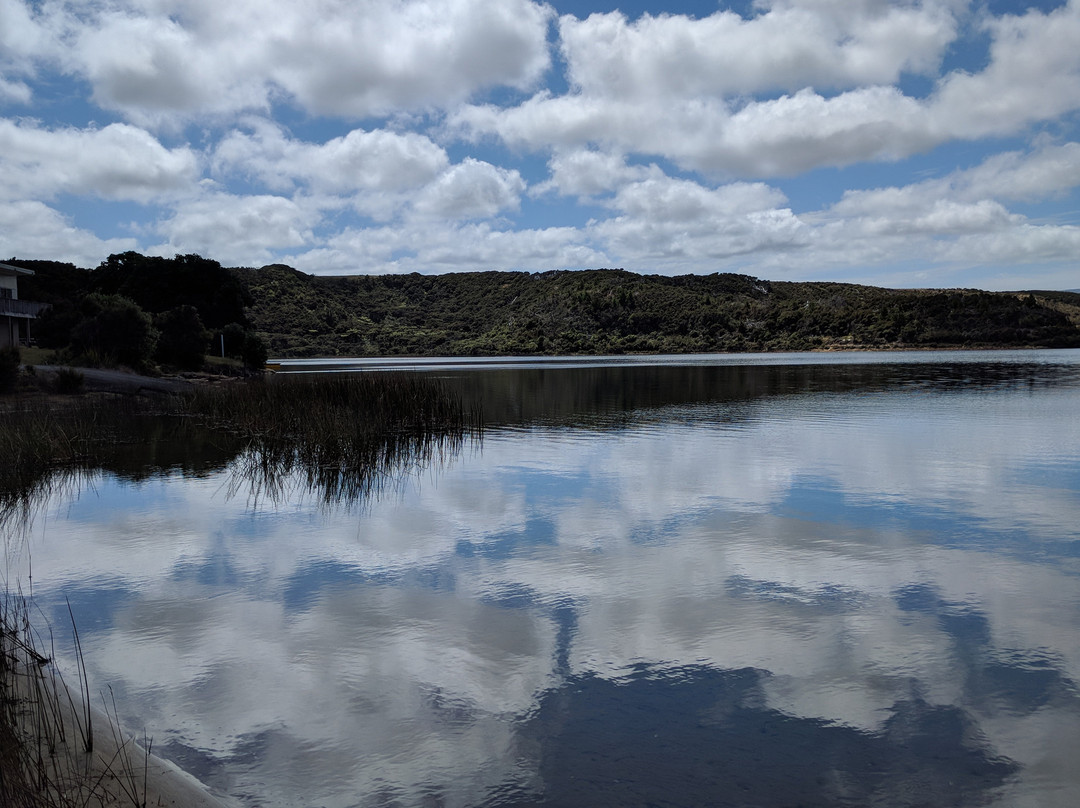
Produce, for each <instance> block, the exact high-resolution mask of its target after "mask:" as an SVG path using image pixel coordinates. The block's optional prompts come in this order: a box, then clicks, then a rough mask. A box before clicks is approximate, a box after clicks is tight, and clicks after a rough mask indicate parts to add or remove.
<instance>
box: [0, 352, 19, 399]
mask: <svg viewBox="0 0 1080 808" xmlns="http://www.w3.org/2000/svg"><path fill="white" fill-rule="evenodd" d="M21 366H22V354H21V353H19V346H17V345H10V346H7V347H4V348H0V393H12V392H14V391H15V387H16V385H17V384H18V381H19V368H20V367H21Z"/></svg>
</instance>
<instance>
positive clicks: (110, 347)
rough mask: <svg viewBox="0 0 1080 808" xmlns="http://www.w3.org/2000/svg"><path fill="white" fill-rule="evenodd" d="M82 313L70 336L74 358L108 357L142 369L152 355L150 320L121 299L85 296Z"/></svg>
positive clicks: (153, 334)
mask: <svg viewBox="0 0 1080 808" xmlns="http://www.w3.org/2000/svg"><path fill="white" fill-rule="evenodd" d="M82 312H83V318H82V320H81V321H80V322H79V324H78V325H76V326H75V328H74V329H73V331H72V333H71V348H72V350H73V351H74V352H75V353H76V354H81V355H83V356H89V355H93V354H97V355H99V356H101V357H105V358H109V357H111V358H112V359H114V360H115V361H116V362H119V363H121V364H124V365H129V366H131V367H134V368H140V367H143V366H144V365H146V364H147V363H148V362H149V361H150V358H151V357H152V356H153V355H154V348H155V346H156V344H157V336H158V335H157V331H155V330H154V326H153V323H152V322H151V321H150V316H149V315H148V314H147V313H146V312H144V311H143V310H142V309H141V308H139V306H138V305H136V304H135V303H134V302H133V301H131V300H129V299H127V298H126V297H121V296H120V295H102V294H92V295H87V296H86V298H85V299H84V300H83V304H82ZM106 363H107V362H106Z"/></svg>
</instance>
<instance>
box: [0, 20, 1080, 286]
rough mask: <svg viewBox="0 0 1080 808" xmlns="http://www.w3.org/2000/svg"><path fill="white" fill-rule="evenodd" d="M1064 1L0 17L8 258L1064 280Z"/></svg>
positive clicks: (1078, 136)
mask: <svg viewBox="0 0 1080 808" xmlns="http://www.w3.org/2000/svg"><path fill="white" fill-rule="evenodd" d="M1078 43H1080V0H1070V1H1069V2H1054V1H1053V0H1022V1H1021V2H1005V1H1004V0H977V2H965V1H964V0H922V2H881V1H879V0H759V1H758V2H735V3H726V2H722V3H720V4H713V3H707V2H698V0H676V2H668V3H659V2H656V1H655V0H633V2H628V3H620V2H617V0H591V1H589V2H571V1H570V0H557V2H553V3H538V2H533V0H363V2H359V1H358V0H303V2H299V0H229V2H220V0H83V1H82V2H79V1H74V2H72V1H70V0H0V258H3V259H7V258H8V257H12V258H23V259H50V260H59V261H70V262H73V263H75V264H77V265H79V266H85V267H94V266H97V265H98V264H99V263H100V262H101V261H103V260H104V259H105V258H106V257H107V256H108V255H110V254H112V253H118V252H124V251H126V250H137V251H139V252H142V253H144V254H152V255H165V256H171V255H174V254H178V253H184V254H186V253H199V254H201V255H204V256H206V257H209V258H214V259H216V260H218V261H221V262H222V263H223V264H226V265H230V266H261V265H264V264H269V263H286V264H289V265H290V266H294V267H296V268H297V269H300V270H302V271H304V272H308V273H314V274H383V273H397V272H422V273H441V272H452V271H472V270H489V269H494V270H528V271H545V270H551V269H580V268H597V267H620V268H624V269H628V270H632V271H635V272H641V273H659V274H664V275H677V274H686V273H712V272H740V273H745V274H749V275H754V276H756V277H760V278H766V279H769V280H817V281H825V280H830V281H850V282H857V283H870V284H874V285H879V286H890V287H973V288H981V289H1031V288H1039V289H1066V288H1080V260H1078V257H1080V190H1078V188H1080V46H1078Z"/></svg>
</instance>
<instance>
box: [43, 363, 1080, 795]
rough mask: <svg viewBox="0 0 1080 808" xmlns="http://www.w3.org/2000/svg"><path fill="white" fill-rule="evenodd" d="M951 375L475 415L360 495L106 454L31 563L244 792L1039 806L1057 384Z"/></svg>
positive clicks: (192, 760) (1047, 729)
mask: <svg viewBox="0 0 1080 808" xmlns="http://www.w3.org/2000/svg"><path fill="white" fill-rule="evenodd" d="M769 389H773V388H772V387H770V388H769ZM980 389H981V392H980V391H979V390H976V391H974V392H969V393H966V394H965V393H959V392H957V391H955V390H952V389H949V390H944V391H943V390H941V389H930V390H926V389H924V388H923V387H920V386H919V385H911V386H910V387H905V386H903V385H900V386H899V387H897V386H893V387H888V386H886V387H885V388H878V387H874V386H871V387H869V388H859V387H858V386H856V387H855V388H854V389H844V390H841V391H839V392H833V393H830V392H816V393H801V394H800V393H799V392H798V391H797V390H796V391H794V392H792V391H788V390H782V391H781V392H780V393H778V394H773V393H770V394H769V395H765V396H761V397H756V398H755V397H751V398H750V399H749V400H746V399H743V398H740V399H739V400H738V401H713V402H711V403H708V402H704V403H702V402H699V403H697V404H694V405H692V406H686V405H685V404H677V403H668V404H662V405H661V406H659V407H658V408H656V409H651V410H650V409H648V408H645V409H642V410H638V411H635V412H634V413H631V415H632V417H631V418H629V419H628V418H627V417H626V414H625V413H622V414H620V413H619V412H618V411H617V408H616V410H614V411H613V412H612V413H611V415H610V418H612V419H616V420H617V423H610V422H607V421H605V418H607V417H608V416H603V415H601V416H598V417H596V418H594V419H593V420H592V421H591V422H590V426H588V427H586V428H582V427H581V426H578V427H566V426H560V425H548V426H545V427H533V428H529V429H520V428H514V429H506V430H496V431H494V432H490V433H489V434H488V435H487V437H486V438H485V442H484V445H483V448H482V451H472V452H466V453H465V454H464V455H463V456H462V457H461V458H460V459H459V460H457V461H456V462H453V463H451V464H450V465H449V466H448V467H446V468H444V469H442V470H441V471H440V472H439V473H437V474H435V473H432V474H430V475H423V474H422V475H420V476H419V477H415V478H412V479H411V480H410V481H409V482H408V483H407V484H406V485H404V486H402V487H401V488H400V489H399V490H397V491H395V492H394V493H393V495H391V496H388V497H385V498H383V499H380V500H377V501H372V502H370V503H368V505H367V507H366V508H365V509H364V510H363V512H362V513H356V512H353V513H347V512H336V511H334V510H332V509H326V508H321V507H319V505H318V503H313V502H310V501H305V500H303V499H295V500H292V501H288V500H287V501H284V502H281V503H278V504H277V505H276V506H270V505H265V506H263V507H259V508H256V509H254V510H253V509H252V508H251V507H250V503H249V502H246V501H244V500H243V498H229V497H228V496H226V493H227V489H226V487H225V478H224V475H223V474H217V475H210V476H202V477H199V478H183V477H181V476H180V475H174V476H171V477H166V478H159V479H153V480H149V481H144V482H142V483H139V484H137V485H134V486H133V485H132V484H131V483H128V482H122V481H118V480H116V479H113V478H109V477H104V478H102V479H100V480H99V482H98V484H97V486H96V490H95V491H93V492H85V493H84V495H83V496H82V497H80V498H79V499H78V500H77V501H74V502H71V503H70V504H67V505H66V506H64V508H63V509H62V510H61V511H60V512H57V513H55V514H54V515H53V517H51V518H50V519H49V520H48V524H47V525H42V526H39V527H38V528H37V529H36V532H37V533H38V535H37V537H36V538H35V545H34V551H33V562H34V574H35V579H36V580H38V581H40V582H41V586H42V587H45V589H44V590H42V589H39V597H41V598H43V599H45V600H48V599H49V598H50V597H52V598H54V602H55V603H56V604H57V605H59V603H61V602H62V594H61V593H65V592H66V593H68V594H70V595H71V596H72V600H73V602H79V603H81V604H83V605H82V607H81V608H82V609H83V610H85V613H86V614H87V618H80V620H81V622H82V621H83V620H86V621H88V622H86V631H85V632H84V633H85V635H86V636H85V637H84V644H85V646H86V648H87V657H88V658H87V662H88V665H89V666H90V668H91V673H92V676H93V677H94V680H95V681H96V682H100V683H104V682H108V683H111V684H112V686H113V688H114V689H115V690H116V691H117V694H118V697H119V698H120V699H121V702H122V704H123V705H124V706H123V710H124V712H125V717H126V718H127V719H128V720H129V721H131V722H133V724H134V725H135V726H141V725H143V724H145V725H146V726H147V727H148V730H149V731H150V732H151V734H153V735H154V736H155V738H156V741H155V746H156V747H158V746H160V747H161V748H163V749H164V750H165V751H166V752H171V753H173V754H174V755H176V756H177V757H179V758H180V759H181V760H184V761H185V762H187V763H189V764H191V765H193V766H194V767H195V768H196V769H197V770H198V771H199V772H200V773H201V774H203V775H204V776H205V777H207V779H208V780H209V781H210V782H212V783H214V784H215V785H216V786H218V787H219V788H222V789H224V790H227V791H230V792H232V793H234V794H236V795H238V796H240V797H243V795H248V800H249V801H250V802H251V803H252V804H261V803H263V802H269V803H276V804H308V803H318V804H325V805H342V806H344V805H355V804H363V805H368V804H371V805H379V804H389V803H391V802H393V801H395V800H396V801H399V802H402V803H404V804H424V803H425V801H427V802H433V801H434V802H438V801H441V802H443V803H444V804H449V805H468V804H476V803H477V801H478V799H479V796H480V795H486V798H487V799H488V801H489V802H490V803H491V804H493V805H494V804H505V805H511V804H521V803H529V802H530V801H533V800H535V799H537V798H538V795H540V794H543V795H546V797H547V798H548V799H550V800H551V804H559V803H560V802H561V803H562V804H573V803H576V804H584V803H589V804H597V802H598V799H599V796H598V795H601V793H602V795H605V798H607V799H609V800H610V802H611V804H632V803H635V802H636V803H639V804H640V803H644V802H646V801H648V800H649V799H659V798H660V797H661V796H663V795H664V794H668V795H672V797H671V798H672V801H674V802H676V803H679V804H699V803H701V802H705V801H709V800H706V799H705V797H706V795H708V794H715V793H716V792H717V791H718V790H719V791H721V792H722V793H723V794H724V795H725V798H728V797H730V799H731V800H732V802H733V804H743V805H780V804H787V803H789V802H790V801H791V799H792V795H794V794H797V793H801V794H803V795H804V799H806V800H807V801H808V804H838V803H840V804H842V803H843V802H844V801H845V800H846V801H849V802H851V803H853V804H865V803H866V802H872V801H875V800H876V801H879V802H881V803H882V804H887V805H908V804H918V800H920V799H927V795H928V794H930V795H933V796H932V797H931V799H933V800H935V801H934V802H932V803H931V804H939V805H953V804H980V803H981V802H983V801H986V800H990V801H993V800H997V801H999V802H1001V803H1002V804H1009V805H1024V804H1031V805H1036V804H1040V803H1041V804H1048V802H1047V801H1050V802H1054V801H1057V803H1058V804H1063V805H1064V804H1068V803H1069V801H1070V800H1073V799H1074V798H1080V781H1078V780H1077V778H1076V775H1075V774H1072V773H1071V772H1072V768H1071V765H1072V764H1071V760H1070V757H1071V755H1072V751H1073V750H1075V749H1076V748H1080V729H1077V727H1080V720H1078V719H1080V694H1078V691H1077V682H1078V681H1080V642H1077V638H1080V576H1078V575H1077V573H1078V572H1080V569H1078V567H1077V554H1076V552H1075V542H1076V538H1075V525H1076V524H1080V496H1078V492H1077V489H1076V486H1074V485H1072V482H1071V481H1074V480H1075V479H1077V478H1078V476H1080V452H1078V451H1077V447H1078V446H1080V425H1078V424H1077V422H1076V419H1075V412H1076V404H1077V402H1078V398H1080V395H1078V390H1077V388H1076V387H1075V386H1071V385H1068V384H1066V385H1063V386H1060V387H1054V386H1042V387H1038V388H1036V389H1035V390H1034V392H1027V391H1019V392H1018V391H1016V390H1015V389H1012V388H1010V386H1009V385H1008V384H1006V383H1003V382H1001V381H1000V380H998V382H996V383H995V385H991V386H989V387H988V388H980ZM665 408H667V409H665ZM669 411H670V414H671V415H672V417H671V418H670V419H668V418H665V413H666V412H669ZM1048 469H1049V470H1050V471H1047V470H1048ZM1059 472H1060V473H1059ZM131 499H134V500H136V502H130V501H129V500H131ZM103 503H104V504H107V505H108V507H102V504H103ZM56 598H60V600H55V599H56ZM605 705H606V706H605ZM673 710H674V711H673ZM649 728H652V729H653V733H654V735H655V736H656V737H655V738H650V737H649V736H648V732H647V730H648V729H649ZM762 736H763V737H764V738H767V739H768V740H767V741H766V740H762ZM661 737H662V738H666V739H667V740H658V738H661ZM679 749H682V750H683V756H682V757H679V752H678V750H679ZM589 760H591V761H592V763H591V764H589V765H586V762H587V761H589ZM657 761H667V763H666V764H665V766H664V767H661V766H660V765H659V764H658V763H657ZM687 767H690V768H687ZM785 767H786V768H785ZM662 769H666V770H667V771H669V772H670V773H671V774H670V776H672V777H675V776H676V775H678V779H674V780H671V781H670V782H668V781H666V780H664V775H663V774H661V770H662ZM782 770H783V771H786V772H787V773H786V774H783V773H782ZM643 771H646V772H649V773H650V777H648V778H643V777H641V776H640V774H641V772H643ZM635 778H636V779H635ZM613 779H618V780H620V781H622V784H621V785H618V786H614V785H612V782H613ZM678 783H683V784H684V785H683V786H682V787H683V788H684V789H686V790H685V792H683V793H682V794H681V795H680V793H679V792H678V791H677V789H678V787H679V786H678ZM725 789H731V790H725ZM733 794H735V795H738V798H736V797H735V796H730V795H733ZM815 800H816V802H815ZM711 801H712V802H713V804H722V801H720V800H719V799H716V800H711Z"/></svg>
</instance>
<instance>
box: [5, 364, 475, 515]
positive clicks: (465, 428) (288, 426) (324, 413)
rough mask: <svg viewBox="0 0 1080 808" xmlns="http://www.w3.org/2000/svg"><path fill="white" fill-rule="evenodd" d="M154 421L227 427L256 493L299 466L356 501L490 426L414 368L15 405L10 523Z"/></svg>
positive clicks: (175, 432) (228, 440) (175, 429)
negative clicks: (396, 474) (397, 472)
mask: <svg viewBox="0 0 1080 808" xmlns="http://www.w3.org/2000/svg"><path fill="white" fill-rule="evenodd" d="M163 424H164V425H165V427H164V428H163V427H162V425H163ZM151 426H152V427H154V438H153V440H159V439H164V440H174V441H175V440H185V439H190V438H191V437H192V436H193V435H194V430H206V429H210V430H213V431H216V432H218V433H222V438H221V440H220V441H219V444H220V445H221V446H222V447H225V446H228V447H230V448H229V451H230V453H231V456H232V457H233V458H234V463H235V465H236V469H237V471H238V475H237V479H238V480H240V481H246V482H248V483H250V485H251V490H252V492H253V493H254V494H256V495H266V496H270V497H274V496H276V495H278V494H280V493H281V491H282V485H284V484H285V481H286V480H292V481H295V480H296V479H297V477H299V478H300V479H301V480H302V481H303V485H304V487H305V488H306V489H307V490H308V491H311V492H318V493H319V495H320V496H321V497H322V498H323V499H324V500H325V501H326V502H334V501H337V500H339V499H340V500H343V501H347V502H353V501H355V500H356V499H358V498H360V497H363V496H365V495H367V494H369V493H371V492H372V491H374V490H375V489H376V488H378V485H379V483H380V481H382V480H383V479H385V478H387V477H388V476H390V475H392V474H393V473H394V471H395V470H401V469H405V468H415V467H418V466H422V465H424V464H426V463H427V462H429V461H431V460H432V459H436V458H438V457H441V456H445V454H446V453H448V452H452V451H455V450H456V449H457V448H459V447H460V445H461V444H462V442H463V441H464V440H465V438H466V437H467V436H470V435H471V436H475V435H479V433H480V430H481V414H480V412H479V411H478V410H468V409H466V408H465V407H464V406H463V404H462V402H461V399H460V397H458V396H456V395H454V394H453V392H452V391H450V390H449V389H448V388H447V387H446V386H445V385H444V384H443V383H441V382H439V381H438V380H436V379H430V378H427V377H418V376H408V375H404V374H402V375H397V374H361V375H353V376H345V375H342V376H337V375H335V376H330V375H326V376H315V377H307V376H301V377H285V378H274V379H270V380H264V379H252V380H234V381H231V382H229V383H225V384H216V385H206V386H203V387H198V388H196V389H195V390H194V391H193V392H191V393H186V394H183V395H175V396H156V397H152V398H143V397H138V396H114V397H107V398H100V397H98V398H95V397H92V396H87V397H78V398H73V399H65V400H64V401H63V402H62V403H58V402H53V403H51V404H49V403H44V402H36V403H35V405H34V406H32V407H27V408H24V409H14V408H9V409H8V411H6V412H4V413H3V414H2V415H0V457H3V458H5V460H6V462H5V463H3V464H0V525H2V524H3V523H4V522H5V521H6V520H7V519H9V518H10V517H11V516H12V515H14V514H21V515H22V516H23V517H24V518H25V517H26V515H27V514H28V513H29V511H30V510H31V509H32V507H33V505H34V503H40V502H42V501H43V500H44V499H45V498H46V497H45V496H44V495H45V494H46V493H48V492H49V491H50V490H53V489H55V487H56V485H57V484H58V481H65V480H68V481H70V480H71V479H73V478H74V479H78V478H79V477H80V476H82V475H87V474H92V473H93V472H95V471H96V470H98V469H103V468H104V469H108V468H109V463H110V462H112V459H113V458H115V457H116V456H118V455H119V454H120V452H119V451H118V450H119V448H120V447H124V446H128V445H132V444H135V445H138V444H141V443H144V442H145V440H146V438H145V436H146V434H147V433H148V431H149V430H148V427H151ZM185 436H186V437H185ZM191 442H192V443H194V441H191Z"/></svg>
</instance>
